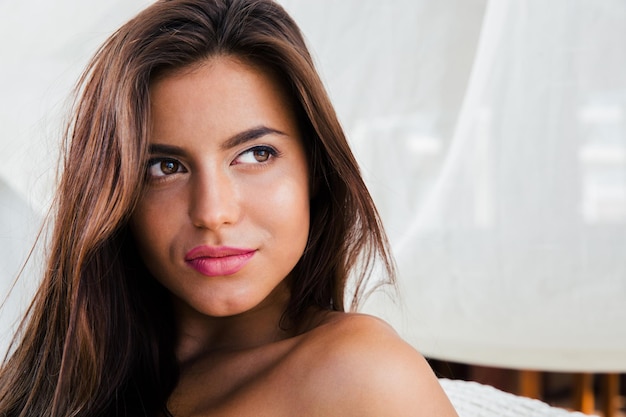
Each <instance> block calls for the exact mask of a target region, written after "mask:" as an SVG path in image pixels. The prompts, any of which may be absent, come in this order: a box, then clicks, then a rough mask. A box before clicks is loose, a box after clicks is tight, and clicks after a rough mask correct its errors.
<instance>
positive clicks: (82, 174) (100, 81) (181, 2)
mask: <svg viewBox="0 0 626 417" xmlns="http://www.w3.org/2000/svg"><path fill="white" fill-rule="evenodd" d="M215 55H233V56H237V57H239V58H241V59H243V60H245V61H248V62H251V63H253V64H256V65H262V66H264V67H267V68H269V69H271V70H272V71H274V72H275V73H276V74H278V76H279V77H280V79H281V80H282V82H283V83H284V86H285V88H286V89H287V91H288V92H289V94H290V95H291V96H292V99H293V102H294V103H295V105H296V106H297V107H298V108H297V113H298V114H299V123H300V128H301V132H302V135H303V140H304V142H305V146H306V149H307V153H308V160H309V164H310V167H309V168H310V175H311V182H312V190H313V191H312V199H311V227H310V230H311V232H310V235H309V240H308V244H307V247H306V249H305V252H304V254H303V256H302V258H301V260H300V261H299V263H298V264H297V265H296V267H295V269H294V271H293V272H294V273H293V274H291V275H292V276H293V279H292V282H291V291H292V296H291V301H290V303H289V305H288V307H287V311H286V312H285V316H286V317H288V318H289V319H290V320H291V321H292V322H295V323H297V322H298V320H300V319H301V318H302V317H303V315H304V312H305V310H307V309H308V308H309V307H311V306H317V307H319V308H322V309H327V310H337V311H344V310H345V306H344V297H345V296H346V295H345V294H344V293H345V291H346V286H347V283H348V282H349V278H350V277H353V278H354V281H353V282H354V296H353V298H352V301H351V303H352V306H353V307H355V306H356V304H357V302H358V300H359V299H360V298H361V296H362V295H363V291H364V288H365V281H366V279H367V277H368V276H369V275H370V274H371V271H372V267H373V263H374V262H375V260H376V259H380V260H382V265H383V266H384V269H386V272H387V273H386V275H385V276H387V277H388V278H390V279H392V278H393V263H392V261H391V258H390V255H389V249H388V244H387V242H386V238H385V235H384V232H383V230H382V227H381V225H380V221H379V217H378V214H377V213H376V209H375V207H374V205H373V203H372V201H371V198H370V196H369V193H368V192H367V189H366V187H365V185H364V183H363V181H362V179H361V176H360V173H359V169H358V166H357V163H356V161H355V159H354V157H353V155H352V153H351V151H350V149H349V146H348V143H347V141H346V139H345V136H344V133H343V130H342V128H341V126H340V124H339V122H338V120H337V117H336V115H335V112H334V109H333V107H332V105H331V103H330V101H329V99H328V96H327V94H326V92H325V90H324V87H323V85H322V83H321V81H320V79H319V77H318V75H317V73H316V71H315V68H314V65H313V61H312V59H311V57H310V55H309V53H308V51H307V48H306V46H305V42H304V40H303V37H302V35H301V33H300V31H299V29H298V27H297V25H296V24H295V22H294V21H293V20H292V19H291V18H290V17H289V16H288V15H287V13H286V12H285V11H284V10H283V9H282V8H281V7H280V6H279V5H277V4H276V3H274V2H273V1H271V0H161V1H158V2H156V3H155V4H153V5H152V6H150V7H149V8H147V9H146V10H144V11H143V12H142V13H140V14H139V15H138V16H137V17H135V18H134V19H132V20H131V21H129V22H128V23H127V24H125V25H124V26H123V27H122V28H120V29H119V30H118V31H117V32H116V33H115V34H113V36H111V37H110V38H109V40H108V41H107V42H106V43H105V44H104V45H103V46H102V48H101V49H100V50H99V51H98V52H97V54H96V56H95V57H94V58H93V60H92V62H91V63H90V65H89V66H88V68H87V69H86V71H85V73H84V75H83V76H82V77H81V79H80V81H79V84H78V85H79V87H78V93H77V95H78V97H79V99H78V100H77V101H76V105H75V109H74V112H73V115H74V116H73V118H72V120H71V123H70V125H69V127H68V130H67V132H68V134H67V137H68V142H67V146H66V152H65V158H64V160H63V173H62V176H61V181H60V185H59V189H58V193H57V197H56V206H55V207H56V211H55V213H54V231H53V233H52V236H51V239H50V243H49V256H48V263H47V268H46V272H45V275H44V278H43V282H42V283H41V286H40V288H39V291H38V292H37V295H36V297H35V300H34V301H33V303H32V305H31V307H30V309H29V313H28V315H27V319H26V320H25V321H24V324H23V326H22V331H21V339H20V340H19V343H17V345H16V347H15V348H14V349H13V350H12V352H13V353H12V354H11V356H10V357H9V358H8V359H7V360H6V361H5V364H4V366H3V368H2V370H1V372H0V415H2V416H35V415H36V416H50V417H52V416H55V417H56V416H104V415H119V416H125V415H128V416H130V415H155V414H158V413H160V412H162V413H167V411H166V408H165V403H166V400H167V397H168V396H169V394H170V393H171V390H172V389H173V387H174V385H175V384H176V365H175V360H174V355H173V349H174V346H173V340H174V335H175V328H174V326H175V323H174V322H173V315H172V312H171V307H170V306H169V297H168V293H167V292H166V290H165V289H164V288H163V287H161V286H160V285H159V284H158V283H157V282H156V280H154V279H152V277H151V276H150V275H149V273H148V272H147V271H146V269H145V267H144V266H143V264H142V262H141V261H140V260H139V256H138V255H137V253H136V248H135V244H134V242H133V237H132V236H131V234H130V232H129V228H128V219H129V217H130V215H131V214H132V212H133V209H134V207H135V204H136V203H137V201H138V199H139V197H140V196H141V192H142V187H143V184H144V176H145V164H146V162H145V161H146V160H147V148H148V146H147V144H148V140H147V135H148V134H149V124H150V105H149V88H150V83H151V80H153V79H154V78H155V77H158V76H161V75H163V74H167V73H168V72H169V71H172V70H176V69H179V68H182V67H185V66H188V65H191V64H193V63H197V62H199V61H201V60H204V59H207V58H209V57H211V56H215Z"/></svg>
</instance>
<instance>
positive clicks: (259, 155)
mask: <svg viewBox="0 0 626 417" xmlns="http://www.w3.org/2000/svg"><path fill="white" fill-rule="evenodd" d="M276 155H277V152H276V150H275V149H273V148H271V147H269V146H256V147H254V148H251V149H248V150H247V151H245V152H242V153H240V154H239V156H237V159H235V161H234V162H233V163H234V164H262V163H264V162H267V161H268V160H270V159H271V158H273V157H275V156H276Z"/></svg>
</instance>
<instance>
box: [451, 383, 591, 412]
mask: <svg viewBox="0 0 626 417" xmlns="http://www.w3.org/2000/svg"><path fill="white" fill-rule="evenodd" d="M439 382H440V383H441V386H442V387H443V389H444V391H445V392H446V394H448V398H450V401H451V402H452V405H453V406H454V408H455V409H456V412H457V413H458V414H459V417H575V416H579V417H582V416H586V414H582V413H578V412H571V411H567V410H564V409H562V408H556V407H551V406H549V405H548V404H546V403H544V402H541V401H539V400H533V399H531V398H526V397H520V396H518V395H513V394H509V393H507V392H504V391H500V390H498V389H496V388H494V387H491V386H489V385H482V384H479V383H477V382H469V381H461V380H451V379H440V380H439Z"/></svg>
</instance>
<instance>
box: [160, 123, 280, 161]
mask: <svg viewBox="0 0 626 417" xmlns="http://www.w3.org/2000/svg"><path fill="white" fill-rule="evenodd" d="M266 135H282V136H284V135H286V133H284V132H281V131H280V130H277V129H272V128H271V127H267V126H256V127H253V128H251V129H247V130H244V131H243V132H240V133H237V134H236V135H234V136H231V137H230V138H228V139H226V141H225V142H223V143H222V144H221V145H220V148H222V149H231V148H234V147H236V146H239V145H241V144H244V143H246V142H250V141H252V140H255V139H258V138H261V137H263V136H266ZM149 152H150V153H151V154H164V155H172V156H181V157H184V156H186V155H187V152H185V150H184V149H183V148H181V147H178V146H173V145H164V144H159V143H155V144H151V145H150V149H149Z"/></svg>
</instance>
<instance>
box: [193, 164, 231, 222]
mask: <svg viewBox="0 0 626 417" xmlns="http://www.w3.org/2000/svg"><path fill="white" fill-rule="evenodd" d="M192 183H193V185H192V187H191V191H190V192H191V196H190V205H189V217H190V218H191V221H192V223H193V225H194V226H195V227H198V228H203V229H209V230H218V229H220V228H221V227H222V226H224V225H229V224H235V223H236V222H237V220H238V219H239V216H240V214H241V213H240V211H241V208H240V201H239V195H238V194H239V193H238V190H237V189H236V185H235V182H234V181H233V180H232V179H231V178H230V177H229V176H228V175H227V174H226V173H219V174H216V173H213V174H212V175H203V176H200V177H196V178H195V179H194V180H193V182H192Z"/></svg>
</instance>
